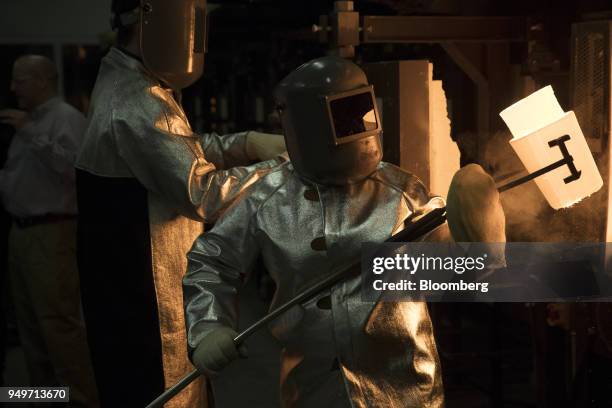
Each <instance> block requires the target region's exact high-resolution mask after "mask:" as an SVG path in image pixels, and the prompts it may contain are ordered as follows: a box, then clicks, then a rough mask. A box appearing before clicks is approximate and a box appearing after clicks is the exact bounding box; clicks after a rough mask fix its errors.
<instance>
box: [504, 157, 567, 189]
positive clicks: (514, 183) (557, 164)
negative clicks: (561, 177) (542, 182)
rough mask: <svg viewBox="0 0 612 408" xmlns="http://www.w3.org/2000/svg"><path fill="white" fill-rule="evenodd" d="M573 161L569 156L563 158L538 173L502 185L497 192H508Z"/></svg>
mask: <svg viewBox="0 0 612 408" xmlns="http://www.w3.org/2000/svg"><path fill="white" fill-rule="evenodd" d="M573 160H574V159H573V158H572V157H571V156H570V157H569V158H566V157H564V158H563V159H561V160H559V161H556V162H554V163H553V164H551V165H548V166H546V167H544V168H542V169H540V170H538V171H535V172H533V173H531V174H529V175H527V176H525V177H521V178H520V179H518V180H514V181H511V182H509V183H508V184H504V185H503V186H501V187H499V188H498V189H497V190H498V191H499V192H500V193H503V192H504V191H508V190H510V189H511V188H514V187H516V186H520V185H521V184H524V183H526V182H528V181H531V180H533V179H534V178H536V177H540V176H542V175H544V174H546V173H549V172H551V171H553V170H555V169H558V168H559V167H562V166H564V165H566V164H568V163H571V162H572V161H573Z"/></svg>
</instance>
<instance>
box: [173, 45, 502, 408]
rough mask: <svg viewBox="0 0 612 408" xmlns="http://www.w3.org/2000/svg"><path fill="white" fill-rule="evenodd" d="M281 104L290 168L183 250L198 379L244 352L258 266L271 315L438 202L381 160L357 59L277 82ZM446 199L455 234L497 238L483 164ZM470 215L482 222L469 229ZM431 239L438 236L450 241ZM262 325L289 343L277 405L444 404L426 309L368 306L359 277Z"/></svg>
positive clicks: (370, 96)
mask: <svg viewBox="0 0 612 408" xmlns="http://www.w3.org/2000/svg"><path fill="white" fill-rule="evenodd" d="M276 98H277V103H278V108H279V110H280V111H281V117H282V123H283V127H284V130H285V140H286V144H287V149H288V153H289V156H290V158H291V162H287V163H285V164H283V165H281V166H279V167H277V168H275V169H272V170H270V171H268V173H267V175H266V176H264V177H263V178H262V179H260V181H258V182H257V183H256V184H254V185H253V186H252V187H251V188H250V189H249V191H248V193H247V194H246V195H245V196H244V197H243V198H242V199H241V200H240V201H238V202H236V203H234V205H233V207H232V209H231V211H228V212H227V214H226V215H225V216H224V217H222V218H221V219H220V220H219V222H218V223H217V224H216V225H215V227H214V228H213V229H212V230H210V231H209V232H207V233H205V234H203V235H201V236H200V237H199V238H198V239H197V240H196V242H195V244H194V246H193V247H192V249H191V251H190V252H189V254H188V270H187V274H186V275H185V277H184V278H183V294H184V301H185V317H186V322H187V330H188V332H187V337H188V342H189V349H190V352H191V358H192V361H193V363H194V365H195V366H196V367H198V369H199V370H200V371H201V372H204V373H209V374H211V373H212V374H214V373H216V372H218V371H220V370H221V369H222V368H223V367H224V366H225V365H227V364H228V363H229V362H230V361H232V360H233V359H234V358H237V357H238V355H239V354H240V350H237V349H236V346H234V343H233V340H232V339H233V338H234V336H235V335H236V332H235V329H236V325H237V316H238V310H237V309H236V305H237V301H236V300H237V299H236V298H237V296H238V292H239V290H240V286H241V284H242V282H243V280H244V278H245V277H246V276H247V275H248V274H249V272H250V270H251V268H252V266H253V262H254V261H255V259H256V258H257V257H258V256H261V257H262V259H263V262H264V264H265V266H266V267H267V269H268V270H269V271H270V274H271V276H272V278H273V279H274V281H275V282H276V285H277V288H276V293H275V295H274V299H273V301H272V305H271V307H272V308H275V307H276V306H278V305H280V304H282V303H284V302H286V301H287V300H289V299H291V298H292V297H294V296H295V295H296V294H297V293H299V292H300V291H301V290H302V289H304V288H305V287H308V286H310V285H311V284H312V283H313V282H316V281H318V280H320V279H321V278H322V277H324V276H326V274H328V273H330V271H332V270H333V269H334V267H337V266H339V265H345V264H348V263H350V261H353V260H356V259H359V255H360V245H361V243H362V242H366V241H367V242H382V241H384V240H386V239H387V238H389V237H390V236H391V235H392V234H394V233H396V232H398V231H400V230H401V229H403V228H404V227H405V226H406V225H407V224H408V223H410V222H411V221H412V220H413V219H414V217H415V216H417V215H418V214H422V213H425V212H427V211H429V210H430V209H432V208H436V207H440V206H443V205H444V204H445V203H444V200H443V199H442V198H439V197H434V196H431V195H430V194H429V193H428V191H427V189H426V188H425V186H424V185H423V184H422V183H421V181H419V179H418V178H417V177H415V176H414V175H412V174H409V173H407V172H405V171H403V170H402V169H400V168H398V167H396V166H394V165H391V164H388V163H384V162H381V161H380V160H381V156H382V152H381V145H380V139H379V135H380V133H381V125H380V122H379V117H378V113H377V109H376V105H375V97H374V93H373V89H372V87H371V86H370V85H369V84H368V80H367V78H366V76H365V74H364V73H363V71H362V70H361V69H360V68H359V67H358V66H356V65H355V64H353V63H352V62H349V61H347V60H344V59H341V58H336V57H324V58H320V59H316V60H314V61H311V62H308V63H306V64H304V65H303V66H301V67H300V68H298V69H297V70H296V71H294V72H293V73H291V74H290V75H289V76H288V77H287V78H285V79H284V80H283V81H282V82H281V83H280V84H279V86H278V88H277V90H276ZM449 200H450V201H452V203H451V202H449V205H450V207H449V216H451V217H452V218H453V220H452V223H451V226H452V228H451V232H452V233H453V234H455V233H456V234H457V235H459V236H461V238H462V239H464V238H467V239H469V240H472V241H484V240H486V241H504V215H503V212H502V210H501V206H500V204H499V197H498V193H497V191H496V190H495V186H494V183H493V181H492V180H491V178H490V177H489V176H488V175H486V174H485V173H484V172H483V171H482V169H481V168H480V167H479V166H477V165H471V166H468V167H466V168H464V169H462V170H460V171H459V172H458V174H456V175H455V178H454V180H453V187H451V192H450V197H449ZM478 203H480V204H483V203H484V204H483V205H484V207H485V208H482V206H481V205H480V204H478ZM458 209H459V210H458ZM476 215H477V216H478V217H480V218H482V219H488V221H487V222H480V224H479V225H477V226H476V227H474V228H472V227H470V226H469V225H466V224H465V222H466V221H470V219H472V218H473V217H474V216H476ZM446 232H447V233H448V229H447V230H446ZM436 233H437V234H438V236H437V237H436V239H444V231H436ZM429 238H430V239H434V238H433V237H429ZM447 238H448V239H450V237H448V236H447ZM270 328H271V332H272V334H273V335H274V336H275V337H276V338H277V339H278V340H279V342H280V343H281V344H282V346H283V349H282V362H281V406H282V407H315V408H324V407H334V408H337V407H359V408H365V407H397V408H400V407H401V408H406V407H419V408H424V407H442V406H443V405H444V394H443V388H442V380H441V375H440V362H439V360H438V354H437V351H436V343H435V340H434V335H433V328H432V324H431V321H430V318H429V315H428V311H427V305H426V304H425V303H423V302H365V301H362V300H361V292H360V278H359V277H357V278H353V279H350V280H348V281H346V282H344V283H340V284H337V285H335V286H334V287H333V288H332V289H331V290H330V291H327V292H325V293H321V294H320V295H318V296H316V297H315V298H313V299H312V300H310V301H307V302H306V303H305V304H303V305H301V306H297V307H294V308H292V309H290V310H289V311H288V312H286V313H285V314H284V315H282V316H281V317H280V318H279V319H277V320H276V321H275V322H274V323H272V324H271V326H270Z"/></svg>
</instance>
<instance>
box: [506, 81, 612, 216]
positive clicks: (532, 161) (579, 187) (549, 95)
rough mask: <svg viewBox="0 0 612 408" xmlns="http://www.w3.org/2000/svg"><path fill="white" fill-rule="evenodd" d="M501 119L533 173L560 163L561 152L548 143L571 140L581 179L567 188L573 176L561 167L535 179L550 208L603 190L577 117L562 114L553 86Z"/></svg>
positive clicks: (508, 110) (577, 200)
mask: <svg viewBox="0 0 612 408" xmlns="http://www.w3.org/2000/svg"><path fill="white" fill-rule="evenodd" d="M500 115H501V117H502V119H503V120H504V121H505V122H506V124H507V125H508V128H510V131H511V132H512V135H513V136H514V138H513V139H512V140H511V141H510V145H511V146H512V148H513V149H514V151H515V152H516V154H517V155H518V156H519V158H520V159H521V162H522V163H523V165H524V166H525V168H526V169H527V171H529V172H530V173H533V172H535V171H537V170H539V169H541V168H544V167H546V166H548V165H550V164H552V163H554V162H556V161H558V160H560V159H561V158H562V157H563V156H562V154H561V150H560V149H559V148H558V147H556V146H553V147H550V146H549V145H548V142H550V141H552V140H554V139H557V138H559V137H561V136H564V135H569V136H570V140H568V141H567V142H566V143H565V145H566V146H567V149H568V151H569V153H570V154H571V155H572V157H573V158H574V165H575V166H576V169H577V170H578V171H580V172H581V175H580V178H579V179H578V180H576V181H572V182H570V183H567V184H566V183H565V182H564V179H565V178H566V177H568V176H569V175H570V174H571V173H570V170H569V168H568V167H567V166H562V167H560V168H557V169H556V170H553V171H551V172H549V173H547V174H545V175H543V176H540V177H538V178H536V179H535V182H536V184H537V185H538V187H539V188H540V190H541V191H542V193H543V194H544V197H546V200H547V201H548V203H549V204H550V206H551V207H553V208H554V209H559V208H564V207H569V206H571V205H573V204H575V203H577V202H579V201H581V200H582V199H584V198H586V197H588V196H590V195H591V194H593V193H595V192H596V191H598V190H599V189H600V188H601V187H602V186H603V180H602V178H601V175H600V174H599V170H598V169H597V165H596V164H595V160H594V159H593V155H592V153H591V150H590V149H589V146H588V144H587V142H586V139H585V138H584V135H583V134H582V130H581V129H580V125H579V124H578V120H577V119H576V115H575V114H574V112H573V111H569V112H563V109H561V107H560V106H559V102H558V101H557V99H556V98H555V95H554V92H553V90H552V88H551V87H550V86H547V87H545V88H542V89H540V90H539V91H537V92H535V93H533V94H531V95H530V96H528V97H526V98H524V99H522V100H520V101H519V102H517V103H515V104H514V105H512V106H510V107H509V108H507V109H505V110H504V111H502V112H501V113H500Z"/></svg>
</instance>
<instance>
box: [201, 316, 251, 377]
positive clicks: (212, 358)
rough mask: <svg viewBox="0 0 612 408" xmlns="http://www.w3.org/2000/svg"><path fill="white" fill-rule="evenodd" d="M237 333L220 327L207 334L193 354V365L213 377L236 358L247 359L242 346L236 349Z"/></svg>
mask: <svg viewBox="0 0 612 408" xmlns="http://www.w3.org/2000/svg"><path fill="white" fill-rule="evenodd" d="M236 335H237V333H236V332H235V331H234V330H232V329H231V328H229V327H220V328H218V329H214V330H213V331H211V332H210V333H208V334H207V335H206V336H205V337H204V338H203V339H202V340H201V341H200V343H199V344H198V345H197V347H196V349H195V351H194V352H193V356H192V360H193V365H195V366H196V368H197V369H198V371H200V372H201V373H203V374H206V375H208V376H211V375H215V374H217V373H218V372H219V371H221V370H222V369H224V368H225V367H226V366H227V365H228V364H229V363H231V362H232V361H234V360H236V359H237V358H238V357H243V358H246V357H247V350H246V346H245V345H244V344H242V345H240V347H236V345H235V344H234V338H235V337H236Z"/></svg>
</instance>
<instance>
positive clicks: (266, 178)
mask: <svg viewBox="0 0 612 408" xmlns="http://www.w3.org/2000/svg"><path fill="white" fill-rule="evenodd" d="M258 172H260V174H261V177H260V179H259V180H258V181H257V182H255V183H254V184H253V185H252V186H251V187H250V188H249V192H248V199H249V200H250V201H251V203H252V204H254V205H255V206H256V207H257V208H260V207H261V206H263V205H264V204H265V203H266V202H267V201H268V200H269V199H270V198H272V197H273V196H274V195H276V194H278V193H279V191H281V189H282V187H283V186H284V185H285V184H286V183H287V182H289V181H290V180H292V178H294V177H296V176H295V174H294V170H293V166H292V165H291V162H284V163H282V164H279V165H278V166H275V167H272V168H269V169H263V170H258Z"/></svg>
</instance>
